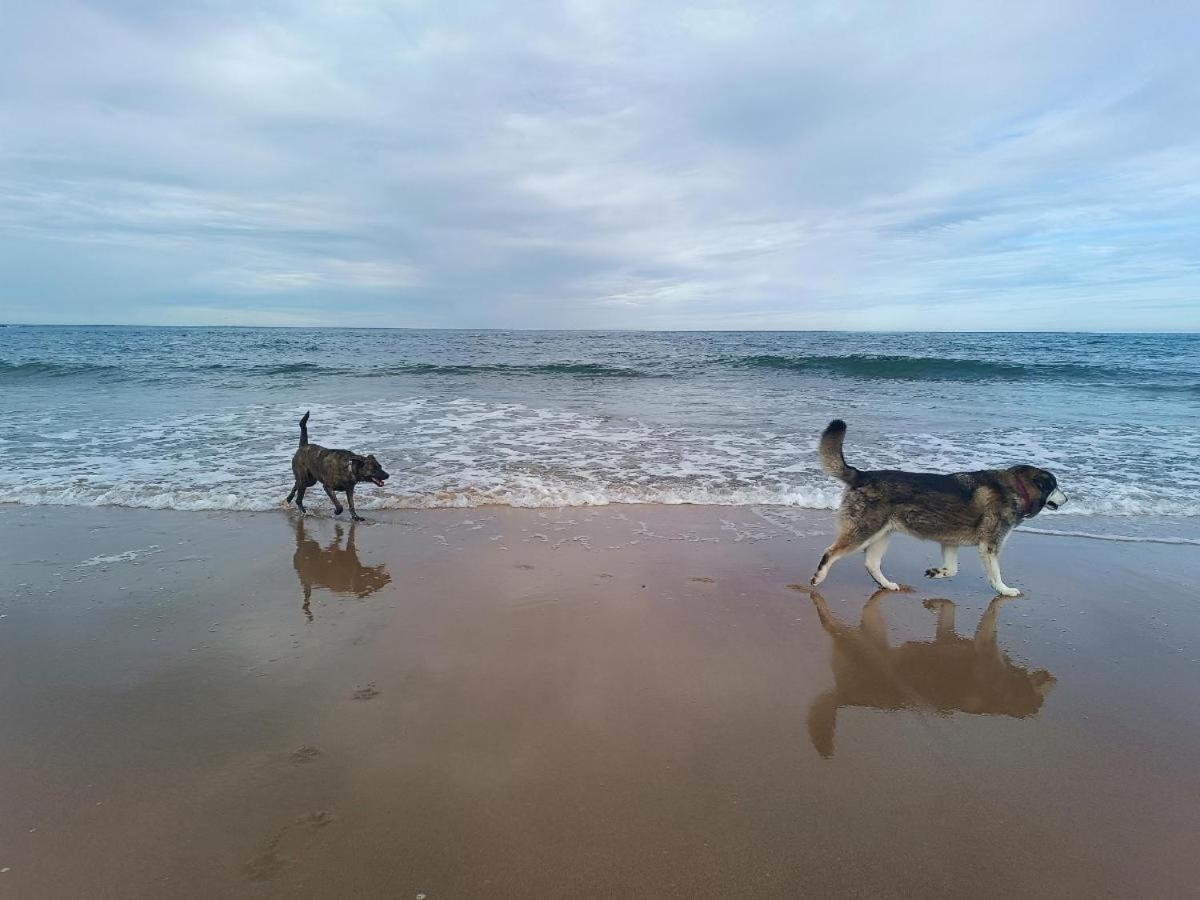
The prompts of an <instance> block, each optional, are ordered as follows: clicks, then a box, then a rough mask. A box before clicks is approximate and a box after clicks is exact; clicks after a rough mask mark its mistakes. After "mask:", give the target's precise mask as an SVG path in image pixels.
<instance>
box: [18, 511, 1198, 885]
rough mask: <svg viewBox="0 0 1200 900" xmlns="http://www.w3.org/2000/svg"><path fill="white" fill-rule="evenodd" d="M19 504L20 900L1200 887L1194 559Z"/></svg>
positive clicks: (1121, 547)
mask: <svg viewBox="0 0 1200 900" xmlns="http://www.w3.org/2000/svg"><path fill="white" fill-rule="evenodd" d="M370 518H371V521H369V522H367V523H364V524H360V525H358V526H356V527H350V526H349V524H348V523H341V522H337V521H335V520H333V519H332V518H331V517H330V516H329V515H328V513H327V511H324V510H322V511H321V514H319V515H316V516H313V517H310V518H308V519H306V520H300V519H299V518H297V517H296V516H295V515H291V514H287V513H284V512H282V511H280V512H267V513H258V514H254V513H201V512H179V511H149V510H129V509H121V508H54V507H32V508H19V507H11V506H10V507H6V508H4V509H2V510H0V539H2V544H0V546H2V547H3V557H4V560H5V565H4V566H3V567H0V616H2V618H0V716H2V721H3V728H2V729H0V797H3V805H4V815H3V816H2V817H0V894H3V895H4V896H11V897H38V898H53V897H79V896H91V897H133V896H138V897H151V896H153V897H211V896H246V897H260V896H261V897H284V896H287V897H297V896H305V897H308V896H311V897H332V896H344V897H349V896H364V897H365V896H389V897H409V898H417V897H427V898H430V900H435V898H439V897H468V896H476V897H481V896H489V897H509V896H512V897H516V896H523V897H551V896H618V895H620V896H663V897H699V896H704V897H707V896H713V897H716V896H731V895H737V896H804V895H809V896H813V895H818V896H915V895H924V894H938V895H960V896H961V895H967V894H969V895H973V896H996V897H999V896H1014V895H1022V894H1024V895H1037V896H1085V895H1091V896H1133V895H1141V896H1159V897H1168V896H1183V895H1185V894H1187V893H1189V892H1191V891H1193V890H1194V888H1195V884H1196V881H1197V879H1198V878H1200V857H1198V856H1197V854H1196V852H1195V847H1196V843H1195V842H1196V834H1197V833H1198V828H1200V807H1198V806H1197V804H1196V797H1197V796H1200V774H1198V772H1197V767H1196V764H1195V763H1196V760H1197V759H1200V706H1198V705H1197V703H1196V685H1197V678H1196V673H1197V671H1200V669H1198V666H1197V662H1198V660H1200V605H1197V603H1196V599H1195V594H1194V588H1193V587H1192V586H1193V585H1194V584H1195V582H1196V580H1197V578H1198V577H1200V548H1197V547H1194V546H1167V545H1161V544H1153V543H1145V544H1133V543H1112V542H1101V541H1094V540H1084V539H1077V538H1067V537H1055V536H1047V535H1037V534H1022V533H1020V532H1018V533H1017V534H1015V535H1014V536H1013V538H1012V539H1011V540H1010V542H1009V544H1008V547H1007V549H1006V551H1005V556H1004V573H1005V577H1006V580H1007V581H1008V582H1009V583H1010V584H1014V585H1016V586H1018V587H1020V588H1022V589H1024V590H1025V591H1026V596H1024V597H1022V598H1019V599H1016V600H1012V601H1008V602H1003V603H993V602H992V595H991V592H990V590H989V589H988V586H987V583H986V581H985V580H984V578H983V576H982V574H981V572H980V567H979V563H978V560H977V559H976V558H975V556H974V554H973V553H969V554H964V564H963V569H962V572H961V573H960V575H959V576H958V577H957V578H956V579H954V580H951V581H945V582H937V583H932V582H928V581H926V580H924V579H923V578H921V573H922V572H923V571H924V569H925V568H926V567H927V566H929V565H932V564H934V563H935V562H936V554H937V548H936V547H935V546H933V545H929V544H918V543H917V542H915V541H911V540H906V539H899V540H897V541H895V542H894V544H893V549H892V551H891V552H890V553H889V555H888V559H887V564H886V566H885V570H886V571H887V572H888V574H889V575H890V576H891V577H893V578H895V579H896V580H898V581H900V582H903V583H905V584H908V585H912V586H913V587H915V588H916V590H915V591H914V592H912V593H902V594H889V595H885V596H876V597H872V587H873V585H872V583H871V582H870V580H869V578H868V576H867V574H866V572H865V571H864V570H863V567H862V565H861V559H859V558H854V559H849V560H846V561H844V562H843V563H841V564H840V565H839V566H838V567H836V568H835V569H834V570H833V573H832V575H831V576H830V578H829V580H828V581H827V582H826V584H825V585H823V586H822V591H821V594H820V595H816V596H810V594H809V593H807V592H805V591H803V590H798V589H796V588H795V587H790V585H797V584H801V585H802V584H806V583H807V579H808V576H809V575H810V574H811V572H812V569H813V567H814V564H815V561H816V559H817V557H818V556H819V554H820V551H821V549H822V548H823V547H824V546H825V545H826V544H827V543H828V540H829V533H830V530H831V526H832V521H831V520H832V514H830V513H821V512H811V511H802V510H790V509H782V508H769V507H765V508H748V507H699V506H691V507H652V506H608V507H599V508H572V509H565V510H521V509H511V508H480V509H471V510H437V511H398V512H387V513H378V512H377V513H372V514H371V516H370Z"/></svg>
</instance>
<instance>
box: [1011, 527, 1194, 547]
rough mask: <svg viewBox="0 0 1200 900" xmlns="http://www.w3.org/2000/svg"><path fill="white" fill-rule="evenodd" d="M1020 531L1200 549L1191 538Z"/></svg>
mask: <svg viewBox="0 0 1200 900" xmlns="http://www.w3.org/2000/svg"><path fill="white" fill-rule="evenodd" d="M1019 530H1020V531H1027V532H1030V533H1031V534H1049V535H1054V536H1055V537H1072V538H1085V539H1087V540H1092V541H1117V542H1118V543H1125V544H1177V545H1184V546H1189V547H1200V538H1189V537H1159V536H1150V535H1137V534H1100V533H1098V532H1091V531H1063V530H1060V529H1057V528H1030V527H1028V526H1024V525H1022V526H1021V528H1020V529H1019Z"/></svg>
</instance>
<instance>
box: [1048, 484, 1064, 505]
mask: <svg viewBox="0 0 1200 900" xmlns="http://www.w3.org/2000/svg"><path fill="white" fill-rule="evenodd" d="M1066 502H1067V495H1066V494H1064V493H1063V492H1062V491H1060V490H1059V489H1058V488H1055V489H1054V490H1053V491H1051V492H1050V496H1049V497H1047V498H1046V505H1047V506H1048V507H1050V508H1051V509H1058V508H1059V507H1060V506H1062V505H1063V504H1064V503H1066Z"/></svg>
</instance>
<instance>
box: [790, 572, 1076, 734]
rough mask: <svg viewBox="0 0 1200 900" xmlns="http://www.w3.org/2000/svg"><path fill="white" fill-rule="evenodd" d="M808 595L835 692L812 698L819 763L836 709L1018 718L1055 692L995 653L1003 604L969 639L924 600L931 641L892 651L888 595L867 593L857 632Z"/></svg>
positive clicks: (994, 605)
mask: <svg viewBox="0 0 1200 900" xmlns="http://www.w3.org/2000/svg"><path fill="white" fill-rule="evenodd" d="M809 596H811V597H812V601H813V604H814V605H815V606H816V608H817V615H818V616H819V617H820V619H821V625H822V627H824V629H825V631H826V632H827V633H828V634H829V636H830V638H831V639H832V640H833V660H832V662H833V678H834V684H835V687H834V688H833V689H832V690H830V691H826V692H825V693H824V694H822V695H821V696H819V697H817V699H816V700H814V701H813V704H812V707H811V709H810V710H809V713H808V733H809V737H811V738H812V742H813V746H814V747H816V748H817V752H818V753H820V754H821V755H822V756H824V757H826V758H829V757H831V756H833V738H834V732H835V730H836V728H837V714H838V710H839V709H841V708H843V707H847V706H858V707H865V708H868V709H889V710H898V709H914V710H929V711H933V712H939V713H952V712H966V713H977V714H980V715H990V716H1014V717H1016V718H1023V717H1025V716H1030V715H1033V714H1034V713H1036V712H1037V711H1038V710H1039V709H1041V707H1042V701H1043V700H1045V698H1046V694H1047V693H1049V691H1050V688H1051V687H1053V685H1054V677H1053V676H1052V675H1051V674H1050V673H1049V672H1047V671H1045V670H1044V669H1038V670H1035V671H1030V670H1028V669H1026V668H1024V667H1022V666H1018V665H1017V664H1016V663H1014V662H1013V661H1012V660H1011V659H1009V658H1008V655H1007V654H1006V653H1004V652H1003V651H1002V650H1000V648H999V647H997V646H996V614H997V613H998V612H999V609H1000V606H1001V605H1002V604H1003V603H1005V602H1006V600H1007V598H1005V597H997V598H996V599H995V600H993V601H992V602H991V605H990V606H988V608H987V611H986V612H985V613H984V614H983V618H982V619H980V621H979V627H978V628H976V629H975V635H974V637H970V638H967V637H960V636H959V635H958V634H957V633H956V632H955V630H954V604H953V603H951V602H950V601H949V600H938V599H930V600H926V601H925V607H926V608H927V609H929V610H932V611H935V612H936V613H937V630H936V632H935V634H934V638H933V640H932V641H908V642H907V643H904V644H901V645H899V646H897V647H892V646H890V645H889V644H888V638H887V623H886V622H885V621H884V618H883V610H882V609H881V602H882V601H883V600H884V598H887V597H895V594H894V593H892V592H890V591H887V590H882V591H878V592H876V593H875V594H873V595H872V596H871V599H870V600H868V601H867V605H866V606H865V607H863V612H862V620H861V622H860V623H859V625H858V626H857V627H854V626H850V625H846V624H844V623H842V622H839V621H838V620H837V619H835V618H834V617H833V615H832V614H831V613H830V612H829V607H828V606H826V604H825V599H824V598H823V597H822V596H821V595H820V594H818V593H816V592H815V591H813V592H810V593H809Z"/></svg>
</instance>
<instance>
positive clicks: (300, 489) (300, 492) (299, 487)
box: [292, 481, 308, 513]
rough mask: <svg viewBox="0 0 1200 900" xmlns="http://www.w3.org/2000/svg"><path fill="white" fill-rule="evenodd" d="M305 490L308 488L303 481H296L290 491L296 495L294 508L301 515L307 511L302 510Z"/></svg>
mask: <svg viewBox="0 0 1200 900" xmlns="http://www.w3.org/2000/svg"><path fill="white" fill-rule="evenodd" d="M306 490H308V486H307V485H305V483H304V482H303V481H297V482H296V486H295V487H294V488H292V491H293V492H294V493H295V495H296V508H297V509H299V510H300V512H302V513H307V512H308V510H307V509H305V508H304V492H305V491H306Z"/></svg>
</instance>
